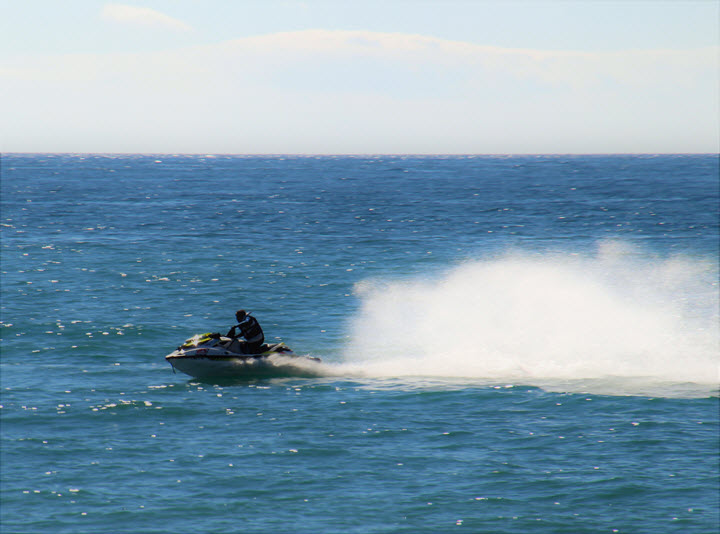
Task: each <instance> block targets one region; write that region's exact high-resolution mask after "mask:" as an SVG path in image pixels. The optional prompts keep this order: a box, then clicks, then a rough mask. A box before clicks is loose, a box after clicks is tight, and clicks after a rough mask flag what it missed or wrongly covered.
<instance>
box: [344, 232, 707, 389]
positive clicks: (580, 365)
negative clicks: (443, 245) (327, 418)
mask: <svg viewBox="0 0 720 534" xmlns="http://www.w3.org/2000/svg"><path fill="white" fill-rule="evenodd" d="M356 293H357V294H358V295H359V296H360V297H361V299H362V305H361V309H360V312H359V314H358V315H357V316H356V317H354V318H353V320H352V322H351V325H350V328H351V342H350V343H349V345H348V349H347V351H346V355H345V361H346V365H347V367H348V368H355V369H357V370H359V369H362V374H364V375H365V376H372V377H410V376H413V377H444V378H452V377H455V378H462V379H468V378H477V379H487V380H498V381H502V380H513V381H522V383H525V384H538V385H540V384H541V383H543V381H547V380H548V379H550V380H585V379H606V378H608V377H621V378H626V379H634V378H643V379H649V380H653V381H667V382H673V383H682V382H690V383H698V384H706V385H711V386H713V387H714V386H715V385H717V383H718V354H719V348H720V341H719V339H720V336H719V335H718V283H717V265H715V264H713V263H711V262H708V261H702V260H697V259H690V258H688V257H673V258H669V259H668V258H665V259H660V258H648V257H647V256H646V255H643V254H641V253H639V252H638V251H636V250H633V249H631V248H629V247H627V246H624V245H622V244H618V243H604V244H602V245H601V246H600V247H599V251H598V253H597V254H595V255H592V256H581V255H530V254H517V253H509V254H506V255H504V256H502V257H498V258H493V259H487V260H477V261H470V262H466V263H464V264H461V265H458V266H456V267H455V268H452V269H451V270H449V271H447V272H445V273H444V274H443V275H442V276H440V277H436V278H434V279H432V280H428V279H412V280H404V281H397V280H393V281H377V280H375V281H373V280H370V281H364V282H361V283H359V284H357V286H356Z"/></svg>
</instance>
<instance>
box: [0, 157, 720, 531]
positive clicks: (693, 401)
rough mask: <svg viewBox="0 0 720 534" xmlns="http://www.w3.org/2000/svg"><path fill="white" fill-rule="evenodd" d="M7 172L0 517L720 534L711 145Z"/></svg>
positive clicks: (61, 165) (68, 161) (181, 161)
mask: <svg viewBox="0 0 720 534" xmlns="http://www.w3.org/2000/svg"><path fill="white" fill-rule="evenodd" d="M0 165H1V167H0V170H1V171H2V184H1V185H2V221H1V222H2V225H3V226H2V326H3V328H2V359H1V362H0V383H1V387H2V389H1V392H2V398H1V401H0V404H1V405H2V409H1V410H0V414H1V417H2V427H1V429H2V447H1V448H0V455H1V458H0V459H1V460H2V470H1V471H0V476H1V480H2V500H1V505H0V516H1V517H0V519H1V521H2V522H1V526H2V532H9V533H10V532H11V533H15V532H18V533H20V532H58V533H60V532H67V533H85V532H86V533H96V532H118V533H119V532H148V533H152V532H228V531H229V532H298V533H301V532H308V533H310V532H340V531H342V532H362V533H368V532H413V533H416V532H433V533H435V532H450V531H466V532H518V533H524V532H547V533H557V532H572V533H577V532H613V531H617V532H634V533H636V532H653V533H654V532H683V533H685V532H697V533H706V532H715V531H717V530H718V528H719V527H720V518H719V513H720V512H719V510H720V506H719V498H720V497H719V494H718V483H719V480H718V460H717V458H718V452H719V451H718V448H719V445H718V435H719V434H718V432H719V430H718V419H719V417H718V393H717V384H718V309H717V306H718V304H717V302H718V283H717V279H718V259H717V258H718V209H717V206H718V178H717V176H718V161H717V157H715V156H685V155H679V156H526V157H400V156H397V157H390V156H383V157H381V156H377V157H370V156H368V157H280V156H276V157H234V156H133V155H127V156H107V155H84V156H83V155H46V154H42V155H40V154H38V155H4V156H3V157H2V161H1V162H0ZM241 307H243V308H245V309H248V310H251V311H252V312H253V313H254V315H255V316H256V317H257V318H258V320H259V321H260V323H261V324H262V325H263V327H264V330H265V333H266V338H267V339H268V340H269V341H274V340H276V339H277V340H283V341H285V342H286V343H287V344H288V345H290V346H291V347H292V348H293V349H294V350H295V351H296V352H297V353H299V354H309V355H312V356H317V357H320V358H322V359H323V364H322V365H321V366H320V368H319V369H313V372H312V373H308V372H307V369H302V368H299V369H298V373H297V376H290V377H278V378H271V379H263V380H255V381H252V380H250V381H235V382H228V381H223V382H220V383H213V382H212V381H211V382H199V381H196V380H193V379H191V378H190V377H188V376H185V375H182V374H173V372H172V369H171V368H170V366H169V365H168V364H167V363H166V362H165V361H164V356H165V355H166V354H167V353H169V352H171V351H172V350H173V349H174V348H175V347H176V346H177V345H179V344H180V343H181V342H182V341H183V340H184V339H185V338H187V337H189V336H191V335H192V334H195V333H198V332H206V331H219V332H223V333H224V331H226V330H227V328H228V327H229V326H230V325H231V324H232V323H233V320H234V317H233V315H234V311H235V310H236V309H238V308H241Z"/></svg>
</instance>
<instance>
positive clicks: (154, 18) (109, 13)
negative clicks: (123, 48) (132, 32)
mask: <svg viewBox="0 0 720 534" xmlns="http://www.w3.org/2000/svg"><path fill="white" fill-rule="evenodd" d="M102 16H103V17H104V18H105V19H107V20H112V21H115V22H119V23H121V24H132V25H137V26H159V27H164V28H169V29H172V30H176V31H191V30H192V27H191V26H190V25H188V24H186V23H185V22H183V21H181V20H178V19H176V18H173V17H170V16H168V15H165V14H164V13H160V12H159V11H155V10H154V9H150V8H148V7H137V6H129V5H126V4H106V5H105V6H104V7H103V11H102Z"/></svg>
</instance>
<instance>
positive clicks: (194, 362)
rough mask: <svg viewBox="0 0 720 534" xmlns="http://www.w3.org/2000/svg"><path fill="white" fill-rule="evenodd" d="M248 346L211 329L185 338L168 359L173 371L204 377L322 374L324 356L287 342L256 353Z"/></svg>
mask: <svg viewBox="0 0 720 534" xmlns="http://www.w3.org/2000/svg"><path fill="white" fill-rule="evenodd" d="M245 350H247V344H246V343H244V342H240V341H238V340H236V339H232V338H229V337H225V336H221V335H220V334H217V333H211V332H207V333H204V334H196V335H194V336H193V337H191V338H189V339H187V340H185V342H184V343H183V344H182V345H180V346H179V347H178V348H177V349H176V350H174V351H173V352H171V353H170V354H168V355H167V356H165V360H167V361H168V363H170V365H171V366H172V368H173V372H174V371H175V370H178V371H181V372H183V373H185V374H188V375H190V376H192V377H195V378H200V379H202V378H241V379H242V378H274V377H281V376H318V372H317V364H318V363H319V362H320V358H314V357H311V356H300V355H298V354H295V353H294V352H293V351H292V350H291V349H290V347H288V346H287V345H286V344H285V343H273V344H270V345H268V344H263V345H262V346H261V347H260V351H259V352H257V353H255V354H247V353H246V352H244V351H245ZM313 370H314V371H315V372H313Z"/></svg>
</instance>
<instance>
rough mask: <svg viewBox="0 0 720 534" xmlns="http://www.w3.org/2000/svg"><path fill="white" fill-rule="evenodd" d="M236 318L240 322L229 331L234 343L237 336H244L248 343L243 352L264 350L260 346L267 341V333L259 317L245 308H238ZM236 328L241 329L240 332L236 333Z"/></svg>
mask: <svg viewBox="0 0 720 534" xmlns="http://www.w3.org/2000/svg"><path fill="white" fill-rule="evenodd" d="M235 319H237V321H238V324H236V325H235V326H233V327H232V328H231V329H230V331H229V332H228V333H227V337H229V338H232V339H233V345H235V340H236V339H237V338H239V337H244V338H245V341H246V343H245V347H244V349H245V350H244V351H243V352H245V353H246V354H259V353H260V352H262V351H261V350H260V347H261V346H262V344H263V343H264V342H265V334H263V331H262V328H261V327H260V324H259V323H258V322H257V319H255V317H253V316H252V315H250V314H248V313H247V312H246V311H245V310H238V311H237V312H236V313H235ZM236 328H239V329H240V333H239V334H235V329H236ZM238 343H239V342H238Z"/></svg>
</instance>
